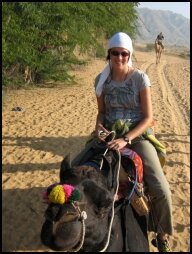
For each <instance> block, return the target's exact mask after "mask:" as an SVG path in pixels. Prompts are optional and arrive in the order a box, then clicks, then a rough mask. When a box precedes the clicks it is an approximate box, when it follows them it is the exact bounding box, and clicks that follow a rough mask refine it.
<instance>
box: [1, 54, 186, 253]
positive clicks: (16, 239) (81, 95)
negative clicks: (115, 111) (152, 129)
mask: <svg viewBox="0 0 192 254" xmlns="http://www.w3.org/2000/svg"><path fill="white" fill-rule="evenodd" d="M135 56H136V59H137V62H135V66H136V67H138V68H140V69H142V70H144V71H146V72H147V74H148V75H149V78H150V80H151V84H152V100H153V108H154V117H155V119H156V123H157V124H156V133H157V137H158V138H159V140H160V141H161V142H162V143H164V144H165V145H166V147H167V162H166V165H165V167H164V172H165V174H166V176H167V179H168V181H169V183H170V186H171V191H172V195H173V217H174V218H173V220H174V230H175V232H174V235H173V237H171V239H170V243H171V246H173V248H172V249H173V251H174V252H177V251H178V252H187V251H189V236H190V233H189V216H190V203H189V196H190V187H189V184H190V172H189V170H190V169H189V167H190V161H189V151H190V150H189V149H190V147H189V112H190V104H189V92H190V91H189V79H190V74H189V61H188V60H185V59H182V58H179V57H174V56H168V55H162V60H161V63H160V64H159V65H158V66H157V65H156V64H155V54H154V53H153V52H152V53H145V52H135ZM104 66H105V62H104V61H102V60H98V59H94V60H92V61H91V62H90V63H89V64H88V65H87V66H84V67H79V68H78V69H76V70H75V71H73V74H74V75H75V76H76V78H77V80H78V83H79V85H77V86H73V87H71V88H70V87H67V88H62V87H58V88H49V89H35V90H26V91H25V90H20V91H10V92H9V93H8V94H7V97H6V101H5V105H4V108H3V127H2V132H3V140H2V146H3V155H2V160H3V175H2V188H3V195H2V197H3V251H35V252H40V251H45V250H46V249H45V247H44V246H42V244H41V243H40V239H39V230H40V227H41V224H42V221H43V212H44V210H45V205H44V204H42V202H41V194H42V191H43V190H44V188H45V187H47V186H48V185H50V184H51V183H53V182H55V181H58V171H59V166H60V162H61V160H62V158H63V157H64V156H66V154H67V153H69V152H71V154H72V156H74V155H75V154H76V153H78V152H79V151H80V150H81V149H82V147H83V145H84V143H85V141H86V139H87V137H88V135H89V134H90V133H91V132H92V131H93V129H94V126H95V118H96V114H97V106H96V99H95V95H94V88H93V81H94V77H95V76H96V75H97V74H98V73H99V72H100V71H101V70H102V68H103V67H104ZM15 106H21V107H23V108H25V112H13V111H11V109H12V108H13V107H15ZM29 229H30V230H29ZM150 237H151V236H150ZM151 251H154V252H156V249H155V248H153V247H151Z"/></svg>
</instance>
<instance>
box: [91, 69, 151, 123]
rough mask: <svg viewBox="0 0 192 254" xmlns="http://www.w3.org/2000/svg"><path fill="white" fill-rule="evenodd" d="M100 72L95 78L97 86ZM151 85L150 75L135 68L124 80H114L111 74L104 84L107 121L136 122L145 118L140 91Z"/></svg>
mask: <svg viewBox="0 0 192 254" xmlns="http://www.w3.org/2000/svg"><path fill="white" fill-rule="evenodd" d="M99 77H100V74H99V75H98V76H97V77H96V79H95V87H96V85H97V83H98V80H99ZM149 86H151V84H150V80H149V78H148V75H147V74H146V73H144V72H143V71H140V70H138V69H135V70H134V71H133V73H132V74H130V75H129V76H128V77H127V79H126V80H124V81H114V80H112V79H111V77H110V76H109V77H108V79H107V80H106V81H105V83H104V86H103V93H104V95H105V99H104V100H105V109H106V112H105V121H106V123H111V124H113V123H114V122H115V121H116V120H118V119H122V120H125V121H126V122H130V123H134V122H138V121H141V120H142V119H143V113H142V110H141V104H140V95H139V93H140V91H141V90H143V89H145V88H146V87H149Z"/></svg>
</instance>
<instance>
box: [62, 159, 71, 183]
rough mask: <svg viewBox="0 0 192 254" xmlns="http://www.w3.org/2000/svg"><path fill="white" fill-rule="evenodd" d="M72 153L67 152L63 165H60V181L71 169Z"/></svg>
mask: <svg viewBox="0 0 192 254" xmlns="http://www.w3.org/2000/svg"><path fill="white" fill-rule="evenodd" d="M70 157H71V156H70V154H67V156H65V158H64V159H63V161H62V162H61V167H60V182H63V180H64V179H65V176H66V174H67V172H69V170H70V169H71V159H70Z"/></svg>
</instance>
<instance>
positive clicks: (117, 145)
mask: <svg viewBox="0 0 192 254" xmlns="http://www.w3.org/2000/svg"><path fill="white" fill-rule="evenodd" d="M126 145H127V142H126V141H125V140H124V139H123V138H118V139H114V140H112V141H110V142H108V143H107V146H108V148H109V149H112V150H121V149H122V148H123V147H125V146H126Z"/></svg>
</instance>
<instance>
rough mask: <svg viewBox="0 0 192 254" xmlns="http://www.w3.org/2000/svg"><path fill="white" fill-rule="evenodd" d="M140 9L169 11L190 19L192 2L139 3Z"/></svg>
mask: <svg viewBox="0 0 192 254" xmlns="http://www.w3.org/2000/svg"><path fill="white" fill-rule="evenodd" d="M139 3H140V4H139V6H138V7H139V8H144V7H146V8H149V9H152V10H164V11H166V10H168V11H172V12H175V13H179V14H182V15H183V16H184V17H186V18H188V19H190V2H152V3H150V2H139Z"/></svg>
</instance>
